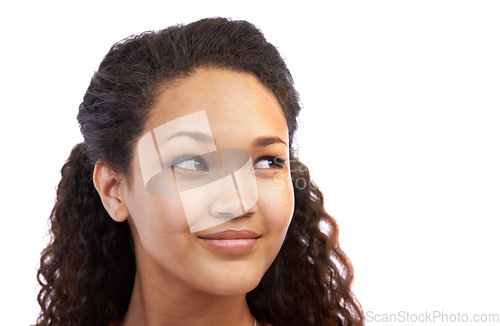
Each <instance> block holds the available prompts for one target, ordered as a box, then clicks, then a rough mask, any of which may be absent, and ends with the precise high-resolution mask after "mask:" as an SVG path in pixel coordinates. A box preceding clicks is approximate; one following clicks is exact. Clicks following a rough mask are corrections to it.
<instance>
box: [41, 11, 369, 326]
mask: <svg viewBox="0 0 500 326" xmlns="http://www.w3.org/2000/svg"><path fill="white" fill-rule="evenodd" d="M299 111H300V106H299V103H298V95H297V93H296V91H295V89H294V86H293V80H292V77H291V75H290V73H289V71H288V69H287V68H286V65H285V63H284V61H283V59H282V58H281V56H280V55H279V53H278V52H277V50H276V48H275V47H274V46H272V45H271V44H269V43H267V42H266V40H265V38H264V37H263V35H262V34H261V32H260V31H259V30H258V29H256V28H255V27H254V26H253V25H251V24H249V23H247V22H244V21H229V20H226V19H222V18H216V19H204V20H201V21H198V22H194V23H191V24H188V25H185V26H173V27H170V28H167V29H165V30H162V31H158V32H147V33H144V34H142V35H139V36H135V37H130V38H128V39H126V40H124V41H122V42H119V43H117V44H115V45H114V46H113V47H112V48H111V50H110V52H109V53H108V54H107V56H106V57H105V58H104V60H103V61H102V63H101V65H100V67H99V70H98V71H97V72H96V73H95V75H94V76H93V78H92V80H91V83H90V86H89V88H88V90H87V92H86V94H85V97H84V100H83V103H82V104H81V105H80V109H79V113H78V121H79V123H80V127H81V131H82V134H83V136H84V140H85V141H84V142H83V143H81V144H78V145H76V146H75V147H74V148H73V150H72V152H71V154H70V157H69V159H68V161H67V163H66V164H65V165H64V166H63V168H62V180H61V182H60V184H59V187H58V190H57V202H56V204H55V207H54V209H53V211H52V215H51V223H52V229H51V231H52V242H51V243H50V244H49V246H48V247H47V248H46V249H45V250H44V252H43V254H42V257H41V266H40V269H39V271H38V279H39V282H40V284H41V285H42V289H41V291H40V293H39V296H38V301H39V303H40V306H41V309H42V311H41V314H40V316H39V319H38V323H37V324H38V325H125V326H128V325H274V326H278V325H301V326H303V325H360V324H362V323H363V313H362V310H361V307H360V305H359V304H358V303H357V301H356V299H355V298H354V295H353V294H352V293H351V290H350V286H351V282H352V278H353V270H352V267H351V265H350V262H349V260H348V258H347V256H346V255H345V254H344V253H343V252H342V251H341V249H340V247H339V245H338V230H337V225H336V223H335V221H334V220H333V218H332V217H330V216H329V215H328V214H327V213H326V212H325V210H324V208H323V197H322V194H321V192H320V191H319V190H318V189H317V188H316V187H315V186H314V184H313V183H312V182H311V180H310V177H309V174H308V171H307V168H306V167H305V166H304V165H303V164H302V163H300V162H299V161H298V159H297V157H296V156H295V154H294V151H293V150H292V146H291V145H292V143H293V136H294V133H295V130H296V128H297V115H298V113H299ZM299 181H300V184H301V185H302V186H300V187H299V186H297V184H298V182H299ZM304 184H307V185H310V186H309V187H304V186H303V185H304ZM294 186H295V187H294Z"/></svg>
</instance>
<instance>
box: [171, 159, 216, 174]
mask: <svg viewBox="0 0 500 326" xmlns="http://www.w3.org/2000/svg"><path fill="white" fill-rule="evenodd" d="M190 161H193V163H192V164H189V162H190ZM169 167H176V168H180V169H184V170H193V171H195V170H196V171H206V170H208V169H209V164H208V163H207V162H206V161H205V160H204V159H203V158H201V157H200V156H198V155H190V156H182V157H179V158H176V159H175V160H173V161H172V162H171V163H170V164H169Z"/></svg>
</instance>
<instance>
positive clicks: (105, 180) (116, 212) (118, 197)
mask: <svg viewBox="0 0 500 326" xmlns="http://www.w3.org/2000/svg"><path fill="white" fill-rule="evenodd" d="M93 180H94V186H95V189H96V190H97V192H98V193H99V196H100V197H101V201H102V204H103V205H104V208H105V209H106V211H107V212H108V214H109V216H111V218H112V219H113V220H115V221H116V222H123V221H125V220H126V219H127V217H128V216H129V211H128V207H127V204H126V203H125V201H123V200H122V198H123V192H122V182H121V180H120V178H119V176H118V175H117V174H116V173H115V172H114V171H112V170H111V169H110V168H109V167H108V166H106V165H104V164H102V163H99V162H98V163H96V165H95V166H94V175H93Z"/></svg>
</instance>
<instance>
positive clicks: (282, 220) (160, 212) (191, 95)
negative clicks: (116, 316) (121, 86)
mask: <svg viewBox="0 0 500 326" xmlns="http://www.w3.org/2000/svg"><path fill="white" fill-rule="evenodd" d="M200 119H201V120H200ZM200 121H201V122H200ZM176 128H177V129H176ZM190 129H193V130H194V131H196V132H195V133H190ZM161 130H163V134H164V136H163V137H164V139H156V138H158V137H162V136H158V135H159V133H158V131H161ZM179 130H180V132H179ZM200 130H202V131H203V130H205V131H206V132H200ZM151 131H155V135H154V136H151V134H153V133H152V132H151ZM191 131H192V130H191ZM202 133H203V134H208V135H209V136H210V137H208V138H209V139H208V140H207V139H205V138H207V137H205V138H203V137H204V136H203V137H200V134H202ZM165 135H170V136H169V137H167V136H165ZM175 135H177V137H176V136H175ZM147 137H156V138H155V139H154V141H155V146H156V147H154V146H150V147H147V146H145V147H144V146H143V147H141V141H139V142H138V146H136V149H135V152H134V158H133V162H132V173H131V177H130V179H129V180H128V182H127V186H126V187H125V190H124V197H125V198H124V200H125V203H126V205H127V207H128V210H129V212H130V216H129V223H130V225H131V229H132V234H133V237H134V244H135V249H136V259H137V265H138V272H139V273H142V274H144V273H151V274H153V273H156V274H155V275H161V277H162V278H163V279H164V280H169V281H171V282H177V283H178V284H184V285H187V286H189V287H191V288H194V289H197V290H201V291H203V292H208V293H213V294H225V295H227V294H243V293H247V292H249V291H251V290H252V289H254V288H255V287H256V286H257V285H258V283H259V282H260V280H261V278H262V276H263V275H264V273H265V272H266V270H267V269H268V267H269V266H270V264H271V263H272V261H273V260H274V258H275V257H276V255H277V253H278V251H279V249H280V247H281V245H282V243H283V240H284V237H285V235H286V231H287V229H288V226H289V224H290V220H291V218H292V214H293V208H294V196H293V188H292V182H291V177H290V168H289V150H288V128H287V125H286V120H285V117H284V114H283V112H282V109H281V107H280V105H279V103H278V101H277V100H276V98H275V96H274V95H273V94H272V93H271V92H270V91H269V90H268V89H266V88H265V87H264V86H263V85H262V84H261V83H260V81H259V80H258V79H257V78H255V77H254V76H252V75H250V74H247V73H241V72H235V71H231V70H221V69H200V70H197V71H196V72H195V73H194V74H193V75H191V76H189V77H187V78H184V79H181V80H180V81H176V82H174V83H169V84H167V85H166V87H164V88H162V89H161V91H160V93H159V95H158V97H157V100H156V102H155V104H154V105H153V108H152V112H151V115H150V116H149V118H148V121H147V123H146V127H145V132H144V134H143V136H142V137H140V139H143V138H144V139H146V138H147ZM167 139H168V140H169V141H168V142H167ZM166 143H168V144H167V145H165V144H166ZM162 146H164V148H163V149H162ZM144 148H146V149H144ZM148 148H149V149H150V152H149V154H148ZM154 150H156V151H154ZM153 151H154V153H153ZM227 153H229V154H227ZM233 154H234V155H233ZM248 154H249V156H248ZM245 155H247V156H245ZM248 158H249V160H248V161H247V160H246V159H248ZM154 160H159V161H160V164H161V167H162V170H163V172H162V173H164V174H165V175H167V174H169V173H170V179H168V178H167V179H160V181H161V182H157V184H156V186H155V187H157V188H158V187H159V189H160V191H151V189H150V188H149V185H148V181H150V180H149V179H150V178H151V176H152V175H153V174H154V173H149V172H151V171H149V170H148V169H149V168H148V164H150V163H151V162H153V161H154ZM150 161H151V162H150ZM245 162H248V163H249V164H247V165H244V163H245ZM151 164H153V165H154V164H158V162H154V163H151ZM231 165H233V167H231ZM240 167H241V169H240V170H238V171H239V172H238V173H239V174H238V175H239V177H238V176H237V173H232V172H234V171H235V170H237V169H239V168H240ZM214 171H218V172H217V173H222V176H219V177H216V178H213V176H214V175H215V174H216V173H215V172H214ZM221 171H222V172H221ZM231 171H232V172H231ZM224 176H225V178H222V177H224ZM203 178H205V179H207V178H212V179H211V180H212V181H213V182H207V181H204V182H201V181H199V180H202V179H203ZM157 188H154V189H155V190H157ZM231 189H232V190H231ZM162 191H164V193H162ZM200 221H201V222H200ZM143 276H147V275H143ZM151 277H153V276H151Z"/></svg>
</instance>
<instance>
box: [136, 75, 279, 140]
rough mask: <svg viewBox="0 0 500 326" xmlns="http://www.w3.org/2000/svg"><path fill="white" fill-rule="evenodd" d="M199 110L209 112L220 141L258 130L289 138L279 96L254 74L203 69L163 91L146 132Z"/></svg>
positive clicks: (211, 123) (208, 114)
mask: <svg viewBox="0 0 500 326" xmlns="http://www.w3.org/2000/svg"><path fill="white" fill-rule="evenodd" d="M199 111H205V114H206V117H207V119H208V122H209V124H210V127H211V131H212V134H213V137H214V138H216V139H217V138H226V137H228V136H230V137H233V138H234V137H236V136H248V137H252V136H255V133H256V132H258V131H261V133H274V134H280V135H281V136H283V137H287V135H288V128H287V125H286V119H285V115H284V113H283V110H282V109H281V106H280V105H279V103H278V101H277V99H276V97H275V96H274V95H273V94H272V93H271V92H270V91H269V90H268V89H267V88H266V87H265V86H264V85H263V84H262V83H261V82H260V81H259V80H258V79H257V78H256V77H254V76H253V75H251V74H249V73H242V72H235V71H231V70H222V69H200V70H198V71H196V73H194V74H193V75H191V76H190V77H187V78H185V79H184V80H181V81H177V82H176V83H175V84H173V85H172V86H171V87H165V88H164V89H163V90H162V91H160V92H159V94H158V96H157V98H156V101H155V104H154V105H153V108H152V112H151V115H150V118H149V119H148V121H147V124H146V128H145V131H146V132H147V131H149V130H151V129H153V128H155V127H157V126H159V125H162V124H164V123H166V122H168V121H173V120H175V119H178V118H181V117H183V116H188V115H190V114H193V113H195V112H199ZM194 116H195V115H193V117H194ZM193 123H194V124H196V121H194V120H193ZM221 140H222V139H221Z"/></svg>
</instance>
